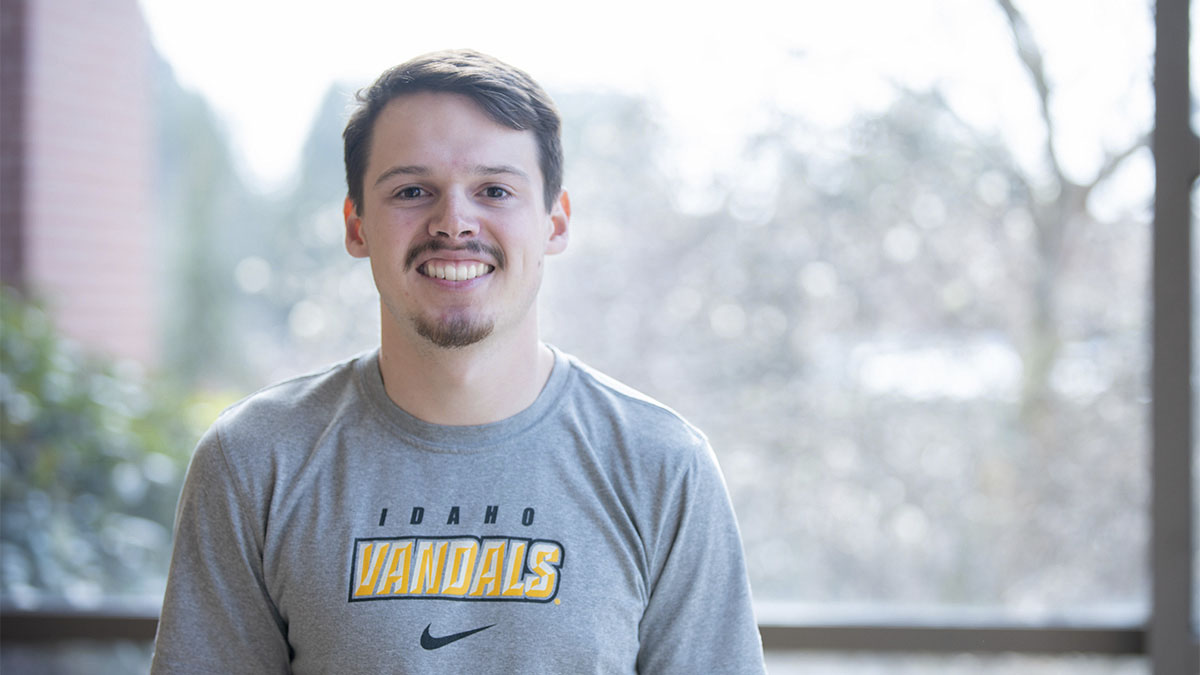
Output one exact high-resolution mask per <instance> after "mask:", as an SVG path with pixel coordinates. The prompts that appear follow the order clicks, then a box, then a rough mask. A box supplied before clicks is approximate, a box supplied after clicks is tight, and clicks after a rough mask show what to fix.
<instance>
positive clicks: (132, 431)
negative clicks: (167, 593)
mask: <svg viewBox="0 0 1200 675" xmlns="http://www.w3.org/2000/svg"><path fill="white" fill-rule="evenodd" d="M0 328H2V330H0V547H3V561H4V565H3V568H2V570H0V591H2V592H3V595H4V597H5V599H6V601H10V602H15V603H18V604H22V603H27V602H32V601H34V600H37V599H45V598H47V597H67V598H69V599H71V600H73V601H77V602H89V601H91V602H98V601H100V600H102V599H103V598H104V597H105V596H116V595H147V596H150V597H154V596H155V595H156V594H157V593H160V592H161V591H162V584H163V580H164V579H165V575H166V566H167V562H168V559H169V556H170V541H171V526H172V518H173V514H174V507H175V502H176V499H177V497H178V494H179V487H180V480H181V478H182V467H183V465H184V464H185V463H186V460H187V457H188V456H189V454H190V450H191V448H192V446H193V445H194V444H195V442H196V439H197V438H198V437H199V429H198V428H197V426H195V424H194V423H193V420H192V418H191V417H189V415H188V412H187V411H188V408H189V404H188V403H187V399H185V397H183V396H182V395H180V394H179V392H178V391H177V390H175V389H173V388H171V387H170V386H168V385H166V384H164V383H163V382H162V381H161V380H151V379H148V378H146V377H144V376H143V374H142V373H141V371H140V368H139V367H138V366H136V365H135V364H131V363H112V362H109V361H105V360H103V359H99V358H95V357H89V356H86V355H84V354H82V353H80V352H79V351H78V349H77V348H76V347H75V346H74V345H73V344H71V343H69V342H67V341H65V340H63V339H62V338H60V337H59V336H58V335H57V334H56V333H55V332H54V329H53V327H52V325H51V322H50V320H49V318H48V317H47V316H46V315H45V314H44V313H43V312H42V310H41V309H39V308H38V307H37V306H35V305H32V304H30V303H28V302H26V301H25V300H23V299H21V298H19V297H18V296H17V295H16V294H14V293H12V292H10V291H9V290H8V289H7V288H5V289H2V290H0Z"/></svg>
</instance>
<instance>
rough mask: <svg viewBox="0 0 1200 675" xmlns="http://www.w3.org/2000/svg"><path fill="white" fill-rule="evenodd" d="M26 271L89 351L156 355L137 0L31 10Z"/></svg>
mask: <svg viewBox="0 0 1200 675" xmlns="http://www.w3.org/2000/svg"><path fill="white" fill-rule="evenodd" d="M25 15H26V25H27V29H28V30H27V34H26V49H27V52H26V53H27V56H28V59H27V61H26V65H27V70H26V73H25V78H24V79H25V94H26V95H25V107H24V113H25V120H24V122H25V123H24V128H25V138H24V141H25V143H24V145H25V162H24V183H25V187H24V200H23V206H24V209H23V210H24V216H25V218H24V223H23V227H22V238H23V240H24V256H23V257H24V268H25V269H24V274H25V279H26V284H27V286H28V287H29V288H30V289H31V290H33V291H34V292H35V294H36V295H38V296H39V297H42V298H44V299H45V300H47V301H48V303H49V304H50V306H51V308H52V313H53V315H54V317H55V320H56V322H57V323H58V325H59V327H60V328H61V329H62V330H63V332H65V333H66V334H68V335H70V336H71V337H73V338H75V339H77V340H79V341H80V342H82V343H84V344H85V345H86V346H87V347H89V348H91V349H94V350H98V351H103V352H107V353H110V354H114V355H120V356H127V357H132V358H135V359H137V360H140V361H142V362H152V361H153V360H154V356H155V351H156V349H155V342H156V324H155V320H154V316H155V312H154V304H155V293H154V290H153V289H154V286H153V276H152V271H153V270H152V261H151V255H152V246H151V244H152V228H153V226H154V223H153V222H152V206H153V195H152V192H151V191H152V189H153V183H152V169H151V167H152V163H153V159H154V155H153V145H152V144H153V141H154V133H155V132H154V126H153V121H154V120H153V117H152V111H151V89H150V72H151V71H150V56H151V51H150V50H151V47H150V41H149V35H148V31H147V29H146V26H145V22H144V21H143V19H142V16H141V12H140V9H139V7H138V5H137V1H136V0H37V1H36V2H31V3H28V4H27V5H26V7H25Z"/></svg>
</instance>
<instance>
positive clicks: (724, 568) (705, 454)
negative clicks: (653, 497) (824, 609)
mask: <svg viewBox="0 0 1200 675" xmlns="http://www.w3.org/2000/svg"><path fill="white" fill-rule="evenodd" d="M664 498H665V500H664V501H663V502H661V504H662V505H663V507H664V508H663V510H662V516H661V518H662V519H661V521H660V523H659V536H658V541H657V542H656V543H655V545H654V548H653V550H652V551H651V560H652V566H651V574H652V578H651V591H650V597H649V600H648V602H647V606H646V610H645V613H644V614H643V617H642V623H641V626H640V628H639V634H640V643H641V646H640V649H639V653H638V671H639V672H642V673H763V672H764V670H765V669H764V666H763V652H762V640H761V638H760V637H759V633H758V626H757V624H756V622H755V619H754V610H753V607H752V604H751V597H750V583H749V580H748V577H747V574H746V564H745V558H744V556H743V553H742V544H741V536H740V533H739V532H738V527H737V522H736V520H735V519H734V514H733V507H732V505H731V504H730V501H729V494H728V492H727V491H726V489H725V483H724V480H723V479H722V477H721V473H720V470H719V469H718V468H717V463H716V458H715V457H714V456H713V454H712V450H711V449H710V448H709V447H708V445H707V443H705V444H704V447H703V448H702V449H700V450H698V451H697V452H696V453H695V455H694V456H693V458H692V461H691V462H690V465H689V466H688V467H687V469H686V470H685V471H684V472H683V473H682V476H681V478H680V479H679V480H677V481H675V483H674V485H673V486H672V488H671V489H670V490H669V492H668V494H666V495H664Z"/></svg>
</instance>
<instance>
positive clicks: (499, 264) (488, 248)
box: [404, 239, 504, 272]
mask: <svg viewBox="0 0 1200 675" xmlns="http://www.w3.org/2000/svg"><path fill="white" fill-rule="evenodd" d="M436 251H470V252H471V253H482V254H484V255H486V256H489V257H490V258H491V259H492V261H493V262H495V264H496V269H500V270H502V269H504V251H501V250H500V249H499V248H497V247H495V246H492V245H491V244H485V243H483V242H480V241H475V240H473V239H472V240H469V241H467V242H466V243H465V244H461V245H458V246H451V245H450V244H449V243H447V242H445V241H443V240H441V239H429V240H427V241H423V242H421V243H420V244H417V245H416V246H414V247H412V248H411V249H409V250H408V255H406V256H405V257H404V271H406V272H407V271H408V270H410V269H412V266H413V265H414V264H415V263H416V262H417V258H420V257H421V256H422V255H424V254H426V253H433V252H436Z"/></svg>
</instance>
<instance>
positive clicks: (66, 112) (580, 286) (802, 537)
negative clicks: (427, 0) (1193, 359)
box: [0, 0, 1198, 673]
mask: <svg viewBox="0 0 1200 675" xmlns="http://www.w3.org/2000/svg"><path fill="white" fill-rule="evenodd" d="M2 7H3V14H2V15H0V17H2V18H3V26H2V28H3V31H2V35H3V43H2V44H0V54H2V58H3V61H2V63H0V72H2V73H3V77H4V80H3V83H2V84H3V87H2V92H3V101H2V106H0V112H2V113H3V122H2V123H0V127H2V128H0V131H2V132H3V136H2V138H0V141H2V147H0V160H2V162H0V166H2V168H3V171H4V174H3V181H2V185H3V192H2V194H0V198H2V201H0V212H2V215H3V230H2V235H3V238H2V239H0V272H2V277H3V283H4V290H3V301H2V302H3V305H2V310H3V313H2V320H3V333H2V336H0V347H2V350H0V358H2V359H3V361H2V362H0V366H2V368H0V404H2V408H0V410H2V415H0V434H2V436H0V555H2V558H0V597H2V602H3V605H4V607H5V608H6V610H10V611H16V610H39V609H41V610H45V609H46V608H50V609H52V610H53V611H56V612H61V613H63V614H64V615H68V616H69V615H71V613H72V612H77V611H78V612H86V611H92V610H96V609H98V608H99V609H104V610H105V611H117V612H132V613H135V614H136V613H139V612H140V613H143V614H145V615H146V616H155V615H156V612H157V603H158V602H159V600H160V595H161V592H162V590H163V587H164V580H165V573H166V567H167V563H168V560H169V555H170V541H171V526H172V521H173V510H174V506H175V501H176V498H177V496H178V491H179V487H180V483H181V480H182V477H183V474H184V471H185V469H186V465H187V462H188V458H189V457H190V454H191V451H192V448H193V446H194V444H195V442H196V440H197V439H198V437H199V435H200V434H201V433H202V432H203V430H204V429H205V428H206V427H207V425H208V424H210V423H211V422H212V420H213V419H214V418H215V417H216V415H217V413H218V412H219V411H220V410H221V409H222V408H223V407H225V406H226V405H228V404H230V403H232V402H234V401H236V400H237V399H239V398H241V397H243V396H245V395H247V394H249V393H251V392H253V391H254V390H256V389H258V388H260V387H262V386H264V385H267V384H269V383H272V382H274V381H277V380H279V379H281V378H285V377H289V376H292V375H296V374H300V373H303V372H306V371H308V370H311V369H314V368H317V367H319V366H321V365H323V364H326V363H328V362H330V361H333V360H339V359H342V358H345V357H348V356H351V355H353V354H355V353H357V352H359V351H362V350H364V349H369V348H371V347H372V346H373V345H375V344H377V342H378V335H377V332H378V299H377V296H376V293H375V290H374V287H373V285H372V282H371V278H370V274H369V270H368V269H367V266H366V264H365V263H364V262H362V261H357V260H354V259H352V258H350V257H349V256H348V255H347V254H346V253H345V252H344V250H343V248H342V245H341V240H342V220H341V208H340V207H341V200H342V199H343V197H344V195H345V183H344V177H343V167H342V162H341V137H340V133H341V129H342V127H343V125H344V123H345V119H346V116H347V112H348V106H349V104H350V101H351V98H352V95H353V92H354V91H355V90H357V89H358V88H359V87H362V86H364V85H366V84H368V83H369V82H370V81H371V80H372V79H373V78H374V76H375V75H377V74H378V73H379V72H380V71H382V70H383V69H385V68H386V67H389V66H391V65H394V64H395V63H399V62H401V61H403V60H406V59H407V58H409V57H411V56H414V55H416V54H419V53H423V52H425V51H429V50H432V49H439V48H445V47H460V46H461V47H472V48H476V49H480V50H483V51H487V52H490V53H492V54H494V55H495V56H498V57H500V58H502V59H504V60H507V61H510V62H512V63H513V64H515V65H517V66H519V67H521V68H523V69H525V70H527V71H528V72H529V73H530V74H531V75H533V76H534V77H535V78H536V79H538V80H539V81H541V82H542V84H543V85H545V86H546V87H547V88H548V89H549V90H550V93H551V95H552V96H553V97H554V98H555V100H556V101H557V102H558V104H559V106H560V109H561V112H562V114H563V117H564V120H565V129H564V144H565V151H566V158H567V170H566V185H567V188H568V189H569V191H570V194H571V198H572V204H573V212H574V218H573V222H572V225H573V232H572V241H571V246H570V248H569V250H568V251H567V253H566V254H564V255H563V256H560V257H558V258H556V259H554V260H552V261H550V264H549V271H548V276H547V279H546V282H545V285H544V289H543V295H542V303H543V306H542V315H543V317H544V318H543V321H544V329H545V331H544V332H545V337H546V338H547V339H548V341H550V342H552V343H553V344H555V345H557V346H559V347H560V348H562V349H564V350H566V351H568V352H572V353H574V354H576V355H578V356H579V357H581V358H582V359H583V360H585V361H586V362H588V363H590V364H591V365H593V366H595V367H597V368H599V369H601V370H603V371H606V372H608V373H610V374H611V375H613V376H615V377H617V378H618V379H621V380H623V381H625V382H627V383H628V384H630V385H632V386H634V387H636V388H638V389H641V390H643V391H645V392H647V393H648V394H650V395H652V396H654V397H655V398H658V399H659V400H662V401H664V402H665V403H667V404H668V405H670V406H672V407H673V408H675V409H677V410H679V411H680V412H681V413H682V414H683V415H684V416H685V417H687V418H688V419H690V420H691V421H692V422H694V423H695V424H697V425H698V426H699V427H701V428H702V429H704V430H705V431H706V432H707V433H708V435H709V436H710V438H711V440H712V443H713V445H714V447H715V449H716V451H717V454H718V458H719V460H720V462H721V466H722V468H723V470H724V473H725V477H726V480H727V482H728V485H729V489H730V492H731V494H732V497H733V501H734V506H735V508H736V510H737V513H738V516H739V520H740V523H741V527H742V533H743V537H744V543H745V548H746V553H747V556H748V560H749V564H750V572H751V582H752V585H753V588H754V592H755V596H756V601H757V603H758V611H759V617H760V620H761V621H764V622H773V623H778V624H789V623H803V622H805V621H811V620H813V619H814V617H818V618H823V619H828V618H829V617H835V618H836V619H837V620H845V621H859V620H871V621H880V622H882V621H885V620H892V621H900V622H904V621H916V622H922V621H932V622H941V623H963V624H970V623H972V622H978V621H980V620H981V617H985V618H987V619H988V620H1000V621H1007V622H1014V623H1016V624H1028V625H1042V624H1046V623H1063V622H1066V623H1070V622H1075V621H1078V622H1083V623H1091V624H1094V623H1105V622H1110V623H1114V624H1119V625H1123V624H1125V623H1129V624H1136V623H1139V622H1142V621H1144V620H1145V617H1146V615H1147V612H1148V603H1149V588H1150V586H1149V584H1150V581H1149V577H1148V563H1147V546H1148V540H1149V536H1150V535H1149V519H1148V494H1149V493H1148V491H1149V473H1148V470H1147V466H1148V463H1149V438H1150V433H1149V426H1148V425H1149V422H1148V410H1149V408H1148V401H1149V342H1148V340H1149V320H1150V306H1149V297H1150V296H1149V292H1150V290H1149V289H1150V287H1149V278H1150V248H1149V245H1150V233H1151V230H1150V224H1151V203H1152V202H1151V200H1152V196H1153V190H1154V167H1153V162H1152V157H1151V154H1150V150H1149V145H1148V144H1149V139H1150V132H1151V129H1152V127H1153V116H1154V98H1153V91H1152V84H1151V70H1152V59H1153V51H1154V30H1153V8H1152V6H1151V4H1150V2H1149V0H1061V1H1059V2H1054V3H1034V2H1030V1H1028V0H1026V1H1023V2H1018V1H1016V0H1012V2H1010V1H1009V0H972V1H971V2H962V1H961V0H912V1H910V2H904V3H895V2H888V1H886V0H850V1H847V2H842V3H816V2H796V3H777V2H771V1H769V0H746V1H744V2H741V3H738V4H737V6H736V7H732V8H731V7H724V6H722V7H718V6H715V5H714V6H711V7H709V6H706V5H705V4H704V3H699V4H694V3H688V4H684V3H670V2H663V3H645V2H641V3H635V2H617V1H610V2H606V3H604V4H603V5H602V6H601V5H596V6H591V5H589V6H587V8H586V9H581V10H578V11H575V12H573V11H571V10H568V9H566V8H564V7H562V6H561V5H559V4H555V3H551V2H517V3H515V4H511V5H506V6H504V7H502V8H501V7H497V6H494V5H491V4H484V3H482V2H475V1H468V2H465V3H459V5H456V9H455V10H454V11H453V12H452V13H451V14H447V12H446V11H445V10H444V9H442V10H436V9H433V8H431V7H425V6H410V4H409V3H397V2H380V3H372V2H368V1H367V0H347V1H344V2H339V3H294V2H292V3H288V2H275V1H271V0H238V1H235V0H212V1H209V2H205V3H179V2H173V1H172V0H141V2H137V1H135V0H4V2H3V5H2ZM1196 70H1198V69H1197V68H1193V73H1195V72H1196ZM898 617H899V618H898ZM149 649H150V645H149V642H148V641H145V640H142V641H136V640H135V641H109V642H105V643H96V642H94V641H93V642H86V641H85V642H83V643H79V644H74V645H73V646H72V647H71V648H69V649H68V648H63V646H62V645H53V646H50V647H46V646H44V645H17V644H13V643H11V642H6V643H5V645H4V650H3V660H2V661H0V664H2V666H3V668H4V669H5V670H9V669H12V670H11V671H10V672H56V669H57V672H98V670H96V669H97V668H100V667H101V666H100V665H97V664H105V665H103V668H104V669H106V671H107V672H122V671H128V672H137V671H139V670H144V669H145V668H146V665H147V664H148V655H149ZM770 657H771V660H770V663H771V664H772V672H781V673H782V672H792V669H803V671H804V672H828V673H849V672H855V673H861V672H889V673H896V672H914V673H915V672H963V671H970V672H995V673H1010V672H1011V673H1017V672H1020V673H1040V672H1046V673H1051V672H1054V673H1057V672H1072V673H1074V672H1078V673H1145V672H1149V671H1148V670H1147V667H1146V664H1145V662H1144V659H1142V658H1140V657H1136V656H1086V655H1067V656H1053V657H1051V656H1046V657H1034V656H1018V655H1009V656H995V657H981V656H971V655H965V654H964V655H960V656H942V657H919V656H890V657H889V656H861V655H854V654H804V653H790V654H783V655H781V654H772V655H770Z"/></svg>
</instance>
